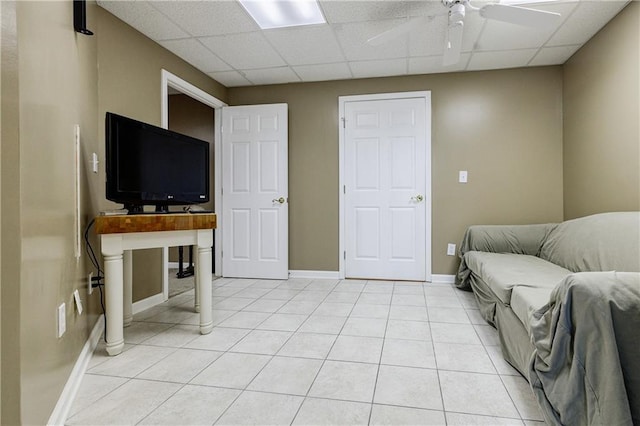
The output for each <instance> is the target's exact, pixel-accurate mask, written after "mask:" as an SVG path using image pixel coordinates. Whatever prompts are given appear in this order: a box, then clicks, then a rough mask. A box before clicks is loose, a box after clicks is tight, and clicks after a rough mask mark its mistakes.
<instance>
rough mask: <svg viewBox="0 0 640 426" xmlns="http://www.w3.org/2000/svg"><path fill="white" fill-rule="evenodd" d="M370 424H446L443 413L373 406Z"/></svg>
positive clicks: (377, 425) (403, 425)
mask: <svg viewBox="0 0 640 426" xmlns="http://www.w3.org/2000/svg"><path fill="white" fill-rule="evenodd" d="M369 424H370V425H372V426H414V425H415V426H419V425H424V426H440V425H442V426H444V425H446V422H445V419H444V413H443V412H442V411H436V410H424V409H420V408H407V407H394V406H391V405H380V404H373V408H372V410H371V422H370V423H369Z"/></svg>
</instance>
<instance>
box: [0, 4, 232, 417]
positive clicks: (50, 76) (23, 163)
mask: <svg viewBox="0 0 640 426" xmlns="http://www.w3.org/2000/svg"><path fill="white" fill-rule="evenodd" d="M0 11H1V12H2V15H1V20H2V52H1V53H2V69H1V73H2V74H1V81H2V84H1V90H2V121H1V126H0V130H1V132H2V157H1V167H0V172H1V178H2V179H1V181H0V182H1V185H2V187H1V191H0V192H1V194H2V203H1V205H0V220H1V235H2V240H1V244H2V247H1V250H2V254H3V255H2V259H1V262H2V264H1V268H0V271H1V277H0V278H1V280H2V289H1V291H2V293H1V298H0V300H1V303H2V306H1V309H0V313H1V315H2V317H1V319H2V321H1V327H2V330H1V333H0V336H1V338H2V342H1V343H2V344H1V345H0V346H1V349H2V353H1V357H0V360H1V363H2V364H1V375H2V389H1V392H0V394H1V398H2V400H1V407H2V411H1V415H2V418H1V419H0V423H1V424H8V425H9V424H11V425H13V424H45V423H46V422H47V420H48V419H49V417H50V416H51V414H52V411H53V409H54V407H55V404H56V403H57V402H58V398H59V397H60V394H61V392H62V389H63V387H64V385H65V383H66V381H67V379H68V378H69V374H70V372H71V369H72V368H73V366H74V363H75V362H76V360H77V358H78V355H79V353H80V351H81V349H82V347H83V345H84V344H85V342H86V341H87V339H88V336H89V333H90V331H91V329H92V328H93V326H94V325H95V323H96V320H97V318H98V314H99V313H101V309H100V308H99V303H98V302H99V299H98V298H99V292H97V291H96V292H94V294H93V295H92V296H91V297H90V298H88V297H87V287H86V277H87V274H88V271H89V270H91V269H90V268H89V264H88V263H87V260H86V256H85V255H84V253H83V254H82V257H81V258H80V259H76V258H75V253H74V243H75V237H74V221H75V207H74V206H75V201H74V200H75V195H74V188H75V171H74V170H75V168H74V144H73V140H74V125H75V124H79V125H80V129H81V157H82V158H81V162H80V165H81V174H80V176H81V187H82V191H81V199H82V204H81V218H80V219H81V222H82V229H84V227H85V226H86V225H87V223H88V222H89V220H90V219H91V218H92V217H94V216H95V215H96V214H97V213H98V212H99V211H100V210H103V209H106V208H113V207H114V205H113V204H112V203H109V202H107V201H106V200H105V177H104V114H105V112H106V111H114V112H117V113H120V114H124V115H129V116H131V117H133V118H137V119H139V120H143V121H147V122H150V123H153V124H160V69H161V68H166V69H168V70H169V71H171V72H173V73H174V74H176V75H179V76H183V77H184V78H185V79H187V80H188V81H190V82H191V83H193V84H195V85H197V86H199V87H200V88H202V89H203V90H205V91H207V92H209V93H211V94H213V95H215V96H217V97H219V98H221V99H224V98H225V96H226V89H225V88H224V87H222V86H220V85H219V84H217V83H216V82H214V81H213V80H211V79H210V78H209V77H207V76H206V75H204V74H202V73H200V72H199V71H197V70H195V69H194V68H193V67H191V66H190V65H187V64H186V63H185V62H183V61H182V60H180V59H178V58H177V57H176V56H174V55H173V54H171V53H169V52H167V51H166V50H164V49H163V48H161V47H160V46H158V45H157V44H155V43H153V42H151V41H150V40H148V39H147V38H145V37H144V36H142V35H141V34H139V33H137V32H135V31H133V30H132V29H131V28H129V27H128V26H126V25H124V24H123V23H122V22H120V21H118V20H117V19H116V18H114V17H113V16H111V15H110V14H108V13H106V12H104V11H103V10H102V9H100V8H99V7H98V6H97V5H96V4H95V3H92V2H89V4H88V12H87V17H88V27H89V28H90V29H91V30H93V31H94V32H95V35H94V36H92V37H88V36H84V35H80V34H77V33H75V32H74V31H73V16H72V11H73V7H72V3H71V1H68V0H67V1H46V2H13V1H3V2H2V5H1V9H0ZM98 52H100V53H98ZM98 66H99V70H98ZM92 152H97V153H98V154H99V157H100V160H101V163H100V164H101V167H100V173H99V174H93V173H91V172H90V171H89V170H88V167H87V165H88V164H89V159H90V156H91V153H92ZM92 240H93V243H94V248H95V249H96V250H99V247H98V245H97V240H96V238H92ZM159 259H160V256H159V255H158V253H154V252H151V253H143V254H142V255H141V256H139V257H137V258H136V261H138V268H136V270H137V271H138V274H137V275H136V281H135V282H134V292H136V295H137V296H138V298H140V297H144V296H146V295H147V294H153V293H157V292H159V290H160V285H161V284H160V279H159V277H160V261H159ZM145 269H146V270H153V271H154V272H155V273H153V274H151V273H149V274H144V273H141V272H140V271H143V272H144V270H145ZM75 289H78V290H79V291H80V295H81V298H82V299H83V301H84V302H85V309H86V310H85V311H84V313H83V314H82V315H78V314H77V312H76V311H75V309H74V305H73V299H72V297H73V296H72V293H73V290H75ZM63 302H64V303H65V304H66V312H67V313H66V323H67V324H66V327H67V331H66V333H65V334H64V336H63V337H62V338H57V337H56V321H55V318H56V308H57V306H58V305H59V304H61V303H63Z"/></svg>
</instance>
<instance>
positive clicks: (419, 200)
mask: <svg viewBox="0 0 640 426" xmlns="http://www.w3.org/2000/svg"><path fill="white" fill-rule="evenodd" d="M422 200H424V197H423V196H422V195H420V194H418V195H416V196H415V197H411V201H416V202H418V203H419V202H421V201H422Z"/></svg>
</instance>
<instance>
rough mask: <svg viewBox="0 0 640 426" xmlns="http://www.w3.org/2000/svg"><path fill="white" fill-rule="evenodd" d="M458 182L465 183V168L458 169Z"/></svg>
mask: <svg viewBox="0 0 640 426" xmlns="http://www.w3.org/2000/svg"><path fill="white" fill-rule="evenodd" d="M458 182H460V183H467V171H466V170H460V172H459V173H458Z"/></svg>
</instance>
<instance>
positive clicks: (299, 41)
mask: <svg viewBox="0 0 640 426" xmlns="http://www.w3.org/2000/svg"><path fill="white" fill-rule="evenodd" d="M264 35H265V37H266V38H267V39H268V40H269V41H270V42H271V44H272V45H273V47H274V48H275V49H276V50H277V51H278V52H279V53H280V56H282V57H283V58H284V60H285V61H286V62H287V63H288V64H289V65H308V64H321V63H327V62H329V63H331V62H340V61H344V55H343V54H342V51H341V50H340V45H339V44H338V41H337V40H336V37H335V35H334V34H333V31H332V29H331V27H329V26H328V25H313V26H306V27H299V28H282V29H277V30H270V31H265V32H264Z"/></svg>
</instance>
